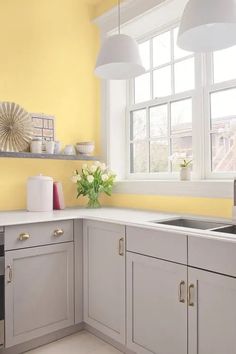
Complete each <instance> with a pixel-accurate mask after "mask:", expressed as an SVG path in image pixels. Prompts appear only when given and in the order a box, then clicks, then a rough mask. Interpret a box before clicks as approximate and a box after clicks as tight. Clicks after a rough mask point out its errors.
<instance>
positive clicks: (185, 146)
mask: <svg viewBox="0 0 236 354" xmlns="http://www.w3.org/2000/svg"><path fill="white" fill-rule="evenodd" d="M171 153H172V155H177V156H183V159H187V160H192V155H193V152H192V136H183V137H180V138H173V139H171ZM180 163H181V159H180V161H172V171H179V170H180Z"/></svg>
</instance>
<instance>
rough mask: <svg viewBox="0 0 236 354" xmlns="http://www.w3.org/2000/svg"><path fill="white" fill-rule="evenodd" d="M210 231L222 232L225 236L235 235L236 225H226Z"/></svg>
mask: <svg viewBox="0 0 236 354" xmlns="http://www.w3.org/2000/svg"><path fill="white" fill-rule="evenodd" d="M212 231H215V232H223V233H225V234H231V235H236V225H228V226H223V227H218V228H216V229H214V230H212Z"/></svg>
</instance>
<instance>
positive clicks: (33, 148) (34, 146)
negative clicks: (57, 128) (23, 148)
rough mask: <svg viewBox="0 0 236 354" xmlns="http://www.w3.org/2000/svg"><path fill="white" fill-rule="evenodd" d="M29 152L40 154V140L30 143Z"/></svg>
mask: <svg viewBox="0 0 236 354" xmlns="http://www.w3.org/2000/svg"><path fill="white" fill-rule="evenodd" d="M30 152H32V154H42V139H40V138H35V139H33V140H32V141H31V143H30Z"/></svg>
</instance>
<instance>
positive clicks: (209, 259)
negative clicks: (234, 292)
mask: <svg viewBox="0 0 236 354" xmlns="http://www.w3.org/2000/svg"><path fill="white" fill-rule="evenodd" d="M188 257H189V265H190V266H193V267H196V268H201V269H206V270H210V271H213V272H216V273H222V274H228V275H231V276H234V277H235V276H236V243H235V242H230V241H226V240H211V239H207V238H200V237H199V238H198V237H189V241H188Z"/></svg>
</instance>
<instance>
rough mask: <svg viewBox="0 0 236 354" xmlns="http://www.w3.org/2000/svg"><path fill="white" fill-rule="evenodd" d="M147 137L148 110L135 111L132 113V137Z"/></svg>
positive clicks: (132, 138)
mask: <svg viewBox="0 0 236 354" xmlns="http://www.w3.org/2000/svg"><path fill="white" fill-rule="evenodd" d="M145 137H146V110H145V109H141V110H139V111H135V112H133V113H132V115H131V124H130V139H131V140H135V139H144V138H145Z"/></svg>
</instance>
